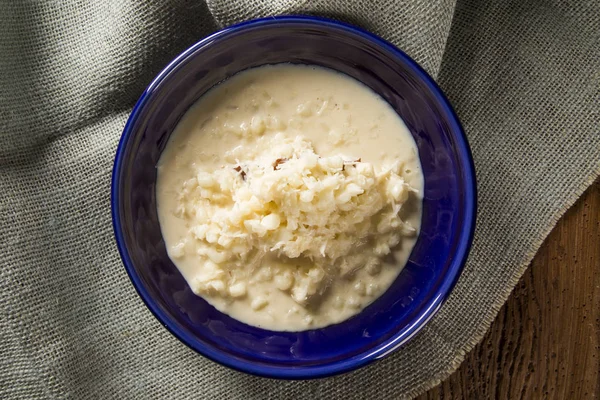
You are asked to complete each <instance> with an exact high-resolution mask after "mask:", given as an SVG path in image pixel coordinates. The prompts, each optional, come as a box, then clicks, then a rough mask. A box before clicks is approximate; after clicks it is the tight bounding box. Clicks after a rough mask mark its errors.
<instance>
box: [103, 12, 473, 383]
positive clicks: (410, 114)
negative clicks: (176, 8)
mask: <svg viewBox="0 0 600 400" xmlns="http://www.w3.org/2000/svg"><path fill="white" fill-rule="evenodd" d="M283 62H287V63H303V64H316V65H321V66H324V67H328V68H331V69H334V70H337V71H340V72H343V73H345V74H347V75H349V76H351V77H354V78H355V79H357V80H359V81H361V82H363V83H364V84H366V85H367V86H369V87H370V88H372V89H373V90H374V91H375V92H377V93H379V94H380V95H381V96H382V97H383V98H384V99H385V100H387V101H388V102H389V103H390V104H391V106H392V107H393V108H394V109H395V110H396V111H397V112H398V114H399V115H400V116H401V117H402V119H403V120H404V122H405V123H406V125H407V126H408V128H409V129H410V131H411V133H412V135H413V136H414V139H415V141H416V143H417V146H418V149H419V155H420V158H421V163H422V167H423V173H424V177H425V190H424V200H423V220H422V228H421V232H420V235H419V238H418V241H417V243H416V245H415V247H414V249H413V251H412V254H411V256H410V260H409V261H408V264H407V265H406V267H405V268H404V270H403V271H402V272H401V273H400V275H399V277H398V278H397V279H396V281H395V282H394V283H393V284H392V286H391V287H390V289H389V290H388V291H387V292H386V293H385V294H384V295H383V296H382V297H381V298H379V299H378V300H376V301H375V302H374V303H373V304H371V305H370V306H368V307H367V308H366V309H365V310H363V312H361V313H360V314H358V315H356V316H355V317H353V318H351V319H349V320H347V321H344V322H342V323H340V324H337V325H333V326H329V327H326V328H322V329H316V330H311V331H304V332H273V331H268V330H264V329H260V328H256V327H252V326H248V325H246V324H244V323H241V322H239V321H236V320H234V319H232V318H230V317H228V316H227V315H225V314H222V313H221V312H219V311H217V310H216V309H215V308H213V307H212V306H210V305H209V304H208V303H206V302H205V301H204V300H203V299H202V298H200V297H198V296H196V295H194V294H193V293H192V291H191V290H190V288H189V287H188V285H187V284H186V282H185V280H184V279H183V277H182V275H181V274H180V273H179V271H178V270H177V268H176V267H175V266H174V265H173V263H172V262H171V261H170V260H169V258H168V256H167V252H166V249H165V244H164V241H163V238H162V236H161V231H160V226H159V223H158V217H157V212H156V195H155V185H156V163H157V161H158V159H159V157H160V155H161V152H162V150H163V149H164V148H165V145H166V144H167V141H168V140H169V136H170V135H171V133H172V132H173V130H174V129H175V126H176V125H177V123H178V121H179V120H180V119H181V117H182V116H183V114H184V113H185V112H186V111H187V110H188V108H189V107H190V106H191V105H192V104H193V103H194V102H195V101H196V100H198V99H199V98H200V97H201V96H202V95H203V94H204V93H205V92H206V91H207V90H208V89H210V88H211V87H213V86H214V85H216V84H217V83H219V82H221V81H223V80H224V79H226V78H227V77H230V76H232V75H233V74H235V73H237V72H239V71H242V70H244V69H247V68H251V67H256V66H260V65H264V64H275V63H283ZM111 194H112V199H111V203H112V218H113V225H114V231H115V236H116V241H117V245H118V247H119V251H120V253H121V258H122V259H123V263H124V264H125V268H126V269H127V272H128V274H129V276H130V278H131V280H132V282H133V285H134V286H135V288H136V289H137V291H138V293H139V295H140V296H141V298H142V299H143V300H144V302H145V303H146V305H147V306H148V308H149V309H150V310H151V311H152V313H154V315H155V316H156V318H158V320H159V321H160V322H161V323H162V324H163V325H164V326H165V327H166V328H167V329H168V330H169V331H171V333H173V335H175V336H176V337H177V338H179V340H181V341H182V342H183V343H185V344H186V345H188V346H189V347H191V348H192V349H194V350H196V351H197V352H199V353H200V354H202V355H204V356H206V357H208V358H210V359H211V360H214V361H216V362H219V363H221V364H223V365H226V366H228V367H231V368H234V369H237V370H240V371H244V372H248V373H252V374H256V375H261V376H268V377H276V378H287V379H305V378H316V377H323V376H328V375H333V374H337V373H341V372H345V371H350V370H353V369H355V368H358V367H360V366H363V365H365V364H367V363H369V362H370V361H372V360H375V359H379V358H381V357H384V356H386V355H387V354H389V353H390V352H391V351H393V350H395V349H397V348H398V347H400V346H401V345H402V344H404V343H406V342H407V341H408V340H409V339H410V338H411V337H412V336H414V335H415V333H417V332H418V331H419V329H421V328H422V327H423V326H424V324H425V323H426V322H427V321H428V320H429V319H430V318H431V317H432V316H433V315H434V313H435V312H436V311H437V310H438V309H439V308H440V306H441V305H442V303H443V301H444V300H445V299H446V298H447V297H448V295H449V293H450V291H451V290H452V287H453V286H454V284H455V283H456V281H457V279H458V277H459V275H460V272H461V270H462V268H463V265H464V263H465V261H466V258H467V253H468V251H469V248H470V245H471V241H472V238H473V229H474V225H475V208H476V187H475V175H474V167H473V161H472V158H471V154H470V150H469V146H468V144H467V140H466V138H465V135H464V133H463V130H462V128H461V126H460V123H459V121H458V118H457V117H456V114H455V113H454V112H453V110H452V108H451V107H450V104H449V103H448V100H447V99H446V98H445V97H444V95H443V94H442V91H441V90H440V88H439V87H438V86H437V85H436V84H435V82H434V81H433V80H432V78H431V77H430V76H429V75H427V73H426V72H425V71H423V69H422V68H421V67H419V66H418V65H417V63H416V62H415V61H413V60H412V59H410V58H409V57H408V56H407V55H406V54H404V53H403V52H402V51H400V50H398V49H397V48H396V47H394V46H392V45H391V44H390V43H388V42H386V41H384V40H382V39H381V38H379V37H377V36H375V35H373V34H370V33H368V32H365V31H363V30H361V29H359V28H356V27H353V26H350V25H346V24H342V23H339V22H334V21H330V20H325V19H320V18H312V17H276V18H268V19H260V20H254V21H250V22H245V23H242V24H239V25H235V26H232V27H229V28H225V29H223V30H221V31H220V32H217V33H215V34H213V35H211V36H209V37H207V38H205V39H203V40H202V41H200V42H198V43H196V44H195V45H193V46H192V47H190V48H189V49H188V50H187V51H185V52H184V53H183V54H181V55H180V56H179V57H177V58H176V59H175V60H173V61H172V62H171V63H170V64H169V65H168V66H167V67H166V68H165V69H164V70H163V71H162V72H161V73H160V74H159V75H158V76H157V77H156V79H154V81H153V82H152V83H151V84H150V86H148V88H147V89H146V91H145V92H144V93H143V94H142V97H141V98H140V99H139V101H138V102H137V104H136V105H135V107H134V109H133V112H132V113H131V116H130V117H129V121H128V122H127V125H126V126H125V129H124V131H123V136H122V137H121V141H120V143H119V146H118V148H117V154H116V159H115V165H114V170H113V177H112V188H111Z"/></svg>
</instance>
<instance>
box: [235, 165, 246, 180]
mask: <svg viewBox="0 0 600 400" xmlns="http://www.w3.org/2000/svg"><path fill="white" fill-rule="evenodd" d="M233 169H234V170H236V171H237V172H239V173H240V175H241V176H242V180H244V181H245V180H246V171H244V170H243V169H242V167H240V166H239V165H238V166H237V167H235V168H233Z"/></svg>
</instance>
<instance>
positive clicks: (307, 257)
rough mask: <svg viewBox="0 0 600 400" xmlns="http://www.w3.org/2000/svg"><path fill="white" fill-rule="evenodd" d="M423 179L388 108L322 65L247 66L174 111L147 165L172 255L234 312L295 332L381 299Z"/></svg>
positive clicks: (412, 233) (407, 241)
mask: <svg viewBox="0 0 600 400" xmlns="http://www.w3.org/2000/svg"><path fill="white" fill-rule="evenodd" d="M422 191H423V177H422V172H421V165H420V162H419V157H418V154H417V149H416V145H415V143H414V141H413V139H412V137H411V135H410V133H409V132H408V130H407V128H406V126H405V125H404V123H403V122H402V120H401V119H400V118H399V117H398V115H397V114H396V113H395V112H394V111H393V109H392V108H391V107H390V106H389V105H388V104H387V103H386V102H385V101H384V100H383V99H381V98H380V97H379V96H378V95H377V94H375V93H374V92H372V91H371V90H370V89H368V88H367V87H366V86H364V85H363V84H361V83H359V82H357V81H355V80H353V79H351V78H349V77H347V76H345V75H342V74H339V73H337V72H334V71H331V70H327V69H324V68H319V67H313V66H303V65H288V64H280V65H273V66H264V67H260V68H255V69H251V70H247V71H244V72H242V73H239V74H237V75H235V76H234V77H232V78H230V79H228V80H227V81H225V82H223V83H221V84H220V85H218V86H216V87H215V88H213V89H212V90H210V91H209V92H208V93H207V94H205V95H204V96H203V97H202V98H201V99H200V100H199V101H198V102H197V104H195V105H194V106H193V107H192V108H191V109H190V110H189V111H188V112H187V113H186V115H185V116H184V117H183V119H182V120H181V122H180V123H179V125H178V126H177V128H176V130H175V132H174V133H173V135H172V136H171V138H170V140H169V142H168V144H167V147H166V148H165V150H164V152H163V154H162V156H161V159H160V161H159V164H158V180H157V188H156V194H157V204H158V215H159V220H160V226H161V230H162V234H163V237H164V239H165V243H166V246H167V251H168V253H169V257H170V258H171V260H172V261H173V262H174V264H175V265H176V266H177V268H178V269H179V270H180V271H181V273H182V274H183V276H184V278H185V279H186V281H187V282H188V284H189V285H190V287H191V288H192V290H193V291H194V293H196V294H197V295H199V296H202V297H203V298H204V299H206V300H207V301H208V302H209V303H210V304H212V305H213V306H214V307H216V308H217V309H218V310H220V311H222V312H224V313H227V314H229V315H230V316H232V317H233V318H236V319H238V320H240V321H242V322H245V323H247V324H250V325H255V326H259V327H262V328H266V329H272V330H280V331H300V330H306V329H314V328H318V327H323V326H326V325H330V324H334V323H337V322H341V321H343V320H345V319H347V318H349V317H351V316H353V315H355V314H357V313H358V312H360V311H361V310H362V309H363V308H364V307H366V306H367V305H369V304H370V303H371V302H373V301H374V300H375V299H377V297H379V296H380V295H381V294H382V293H383V292H384V291H385V290H386V289H387V288H388V287H389V286H390V284H391V283H392V282H393V281H394V280H395V278H396V277H397V276H398V274H399V273H400V271H401V270H402V268H403V266H404V265H405V264H406V261H407V259H408V257H409V255H410V252H411V250H412V247H413V246H414V244H415V241H416V237H417V233H418V230H419V227H420V219H421V193H422Z"/></svg>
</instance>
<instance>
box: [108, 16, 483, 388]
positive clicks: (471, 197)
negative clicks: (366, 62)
mask: <svg viewBox="0 0 600 400" xmlns="http://www.w3.org/2000/svg"><path fill="white" fill-rule="evenodd" d="M287 23H302V24H309V25H310V24H312V25H315V26H328V27H332V28H336V29H339V30H342V31H345V32H347V33H351V34H354V35H358V36H361V37H362V38H364V39H366V40H367V41H368V42H370V43H372V44H373V45H375V46H379V47H382V48H384V49H385V50H387V51H388V52H389V53H391V54H392V55H393V56H394V57H395V58H396V60H398V62H400V63H403V64H404V65H406V66H408V67H409V68H410V69H411V70H412V71H413V73H415V74H416V75H417V76H418V77H419V79H420V80H421V81H422V82H423V83H424V84H425V85H426V86H427V87H428V88H429V90H430V91H431V93H432V95H433V96H434V97H435V99H436V100H437V101H438V103H439V105H440V106H441V107H442V109H443V111H444V112H445V113H446V115H447V116H448V120H449V123H450V131H451V132H452V133H453V134H454V135H455V137H456V140H457V148H458V150H459V151H458V157H459V159H461V160H462V162H463V164H464V165H463V166H464V174H465V178H466V190H465V193H464V197H465V210H464V218H465V219H464V221H465V226H466V227H468V229H465V230H463V231H462V232H461V234H460V239H459V242H458V243H459V244H458V247H457V249H456V257H455V259H454V262H453V263H452V265H451V266H450V268H449V270H448V273H447V274H446V275H445V276H444V277H443V282H442V284H441V285H440V287H439V288H438V290H437V291H436V292H435V296H434V297H433V299H432V300H430V301H429V302H428V303H427V304H426V308H425V309H424V311H423V312H422V313H421V315H419V316H418V318H416V319H415V320H414V321H412V322H411V323H410V325H409V326H408V327H406V328H405V329H403V330H402V331H401V332H399V333H397V334H395V335H394V336H392V337H391V338H389V339H388V340H386V341H385V342H383V343H381V344H379V345H377V346H375V347H373V348H371V349H368V350H366V351H364V352H362V353H360V354H358V355H356V356H352V357H350V358H348V359H343V360H340V361H335V362H333V363H329V364H323V365H311V366H308V367H293V366H265V365H260V364H256V363H253V362H252V361H248V360H244V359H240V358H236V357H234V356H231V355H230V354H228V353H226V352H223V351H221V350H218V349H216V348H214V347H212V346H210V345H206V344H204V343H202V342H199V341H197V340H194V336H193V335H190V334H188V333H186V332H185V331H184V330H182V329H180V328H179V327H178V326H177V325H176V324H175V323H174V322H173V321H172V320H171V319H170V318H169V316H168V315H167V314H166V313H165V312H164V311H163V310H162V309H161V307H159V306H158V305H157V304H156V303H155V301H154V299H153V298H152V296H151V295H150V294H149V293H148V291H147V290H146V288H145V286H144V284H143V283H142V280H141V278H140V277H139V276H138V274H137V273H136V271H135V268H134V266H133V262H132V260H131V258H130V256H129V252H128V250H127V248H126V246H125V241H124V238H123V230H122V226H121V216H120V212H119V204H120V203H121V199H120V196H119V187H120V186H121V179H120V175H121V169H122V165H123V162H124V160H123V155H124V150H125V147H126V145H127V143H128V141H129V138H130V136H131V134H132V128H133V126H134V124H135V122H136V121H137V119H138V116H139V114H140V111H141V110H142V109H143V108H144V106H145V105H146V103H147V102H148V100H149V97H150V96H151V94H152V92H153V91H154V90H155V89H156V88H157V86H158V85H159V84H160V83H161V82H162V81H163V80H164V79H165V77H166V76H168V75H169V73H170V72H171V71H172V70H173V69H175V68H176V67H177V66H178V65H179V64H180V63H181V62H182V61H184V60H185V59H186V58H187V57H189V56H191V55H192V54H193V53H194V52H195V51H196V50H198V49H199V48H201V47H203V46H205V45H207V44H209V43H211V42H213V41H215V40H217V39H221V38H223V37H226V36H228V35H230V34H234V33H238V32H240V31H243V30H245V29H248V28H252V27H257V26H265V25H280V24H287ZM110 201H111V216H112V223H113V230H114V235H115V240H116V244H117V248H118V250H119V254H120V256H121V260H122V262H123V264H124V266H125V270H126V271H127V274H128V275H129V278H130V280H131V282H132V284H133V286H134V288H135V290H136V291H137V293H138V295H139V296H140V297H141V299H142V300H143V302H144V304H145V305H146V307H147V308H148V309H149V310H150V311H151V312H152V314H154V317H155V318H156V319H158V321H159V322H160V323H161V324H162V325H163V326H164V327H165V328H166V329H167V330H168V331H169V332H170V333H171V334H172V335H173V336H175V337H176V338H177V339H179V340H180V341H181V342H183V343H184V344H185V345H187V346H188V347H189V348H191V349H193V350H194V351H196V352H197V353H200V354H201V355H203V356H204V357H206V358H208V359H210V360H212V361H214V362H217V363H219V364H221V365H224V366H226V367H229V368H232V369H234V370H237V371H241V372H245V373H249V374H252V375H257V376H262V377H268V378H278V379H313V378H323V377H327V376H331V375H336V374H340V373H344V372H349V371H352V370H355V369H357V368H360V367H362V366H365V365H367V364H369V363H371V362H372V361H374V360H378V359H381V358H383V357H385V356H387V355H389V354H390V353H392V352H393V351H395V350H396V349H398V348H399V347H400V346H402V345H404V344H406V343H407V342H408V341H409V340H410V339H411V338H412V337H414V336H415V335H416V334H417V333H418V332H419V331H420V330H421V329H422V328H423V327H424V326H425V324H426V323H427V322H428V321H429V320H430V319H431V318H432V317H433V316H434V315H435V314H436V313H437V312H438V311H439V309H440V308H441V306H442V304H443V303H444V302H445V301H446V300H447V298H448V297H449V295H450V293H451V292H452V289H453V288H454V286H455V285H456V283H457V281H458V278H459V277H460V275H461V272H462V270H463V268H464V265H465V263H466V261H467V257H468V254H469V250H470V248H471V244H472V242H473V236H474V232H475V223H476V214H477V183H476V178H475V165H474V162H473V157H472V154H471V150H470V147H469V145H468V140H467V137H466V135H465V133H464V130H463V128H462V126H461V124H460V121H459V119H458V116H457V115H456V112H455V111H454V109H453V108H452V106H451V105H450V102H449V101H448V99H447V98H446V96H445V95H444V93H443V92H442V90H441V89H440V87H439V86H438V85H437V84H436V83H435V81H434V80H433V78H432V77H431V76H430V75H429V74H428V73H427V72H426V71H425V70H424V69H423V68H422V67H421V66H420V65H419V64H417V62H416V61H414V60H413V59H412V58H410V57H409V56H408V55H407V54H406V53H404V52H403V51H402V50H400V49H398V48H397V47H396V46H394V45H393V44H391V43H390V42H388V41H386V40H385V39H382V38H381V37H379V36H377V35H375V34H373V33H371V32H368V31H366V30H364V29H362V28H359V27H357V26H354V25H351V24H348V23H344V22H339V21H335V20H332V19H328V18H323V17H315V16H306V15H283V16H275V17H266V18H258V19H253V20H249V21H245V22H241V23H238V24H234V25H231V26H229V27H225V28H223V29H220V30H218V31H216V32H215V33H213V34H211V35H209V36H207V37H205V38H203V39H202V40H200V41H198V42H196V43H195V44H193V45H192V46H190V47H189V48H188V49H186V50H185V51H183V52H182V53H181V54H179V55H178V56H177V57H176V58H175V59H173V61H171V62H170V63H169V64H168V65H167V66H166V67H165V68H164V69H163V70H162V71H161V72H160V73H159V74H158V75H157V76H156V78H154V79H153V80H152V82H151V83H150V84H149V85H148V87H147V88H146V89H145V90H144V92H143V93H142V95H141V97H140V98H139V100H138V101H137V102H136V104H135V106H134V107H133V110H132V112H131V114H130V116H129V118H128V120H127V123H126V124H125V127H124V129H123V133H122V135H121V138H120V140H119V143H118V146H117V150H116V155H115V161H114V165H113V172H112V178H111V199H110Z"/></svg>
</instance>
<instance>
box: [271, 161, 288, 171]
mask: <svg viewBox="0 0 600 400" xmlns="http://www.w3.org/2000/svg"><path fill="white" fill-rule="evenodd" d="M287 160H288V159H287V158H278V159H277V160H275V162H274V163H273V169H274V170H277V169H279V168H277V167H279V166H280V165H281V164H283V163H285V162H286V161H287Z"/></svg>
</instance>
